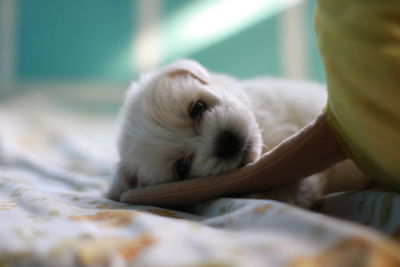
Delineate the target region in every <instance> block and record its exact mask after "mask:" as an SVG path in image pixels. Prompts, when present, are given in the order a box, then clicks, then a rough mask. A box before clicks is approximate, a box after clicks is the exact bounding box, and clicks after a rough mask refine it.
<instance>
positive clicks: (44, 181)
mask: <svg viewBox="0 0 400 267" xmlns="http://www.w3.org/2000/svg"><path fill="white" fill-rule="evenodd" d="M113 129H114V126H113V119H112V118H109V119H98V118H97V119H93V118H91V117H90V116H86V117H82V116H75V117H74V116H70V115H68V116H67V115H66V114H58V115H54V114H50V115H49V113H48V112H47V113H45V114H41V113H40V112H38V113H35V112H25V113H21V112H20V113H18V112H15V109H14V110H12V109H11V111H9V110H8V109H7V108H6V107H4V108H1V109H0V266H60V267H61V266H151V267H153V266H174V267H175V266H254V267H256V266H301V267H303V266H400V253H399V251H400V245H399V243H398V241H397V240H400V213H398V212H396V211H398V210H399V209H400V195H399V194H396V193H389V192H373V191H370V192H353V193H343V194H335V195H331V196H329V197H326V198H325V199H323V200H321V202H320V203H319V204H320V205H319V206H318V209H317V210H314V211H308V210H303V209H299V208H296V207H293V206H290V205H287V204H283V203H279V202H276V201H271V200H253V199H240V198H236V199H233V198H221V199H216V200H212V201H209V202H206V203H202V204H199V205H197V206H194V207H191V208H190V209H188V210H185V211H177V210H168V209H163V208H159V207H151V206H134V205H128V204H123V203H118V202H114V201H111V200H108V199H106V198H104V196H103V193H104V192H105V191H106V189H107V186H108V184H109V183H110V179H111V177H112V169H113V164H114V162H115V158H116V157H115V155H116V153H115V151H114V146H113V143H114V142H113V141H114V140H113Z"/></svg>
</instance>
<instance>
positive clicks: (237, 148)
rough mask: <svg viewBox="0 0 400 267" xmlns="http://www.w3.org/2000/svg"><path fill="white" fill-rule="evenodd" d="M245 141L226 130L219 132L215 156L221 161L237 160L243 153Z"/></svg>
mask: <svg viewBox="0 0 400 267" xmlns="http://www.w3.org/2000/svg"><path fill="white" fill-rule="evenodd" d="M244 147H245V139H244V138H243V137H241V136H239V135H238V134H236V133H234V132H232V131H229V130H226V131H223V132H221V133H220V134H219V135H218V136H217V138H216V143H215V156H216V157H217V158H219V159H222V160H229V159H233V158H237V156H239V155H240V154H242V152H243V148H244Z"/></svg>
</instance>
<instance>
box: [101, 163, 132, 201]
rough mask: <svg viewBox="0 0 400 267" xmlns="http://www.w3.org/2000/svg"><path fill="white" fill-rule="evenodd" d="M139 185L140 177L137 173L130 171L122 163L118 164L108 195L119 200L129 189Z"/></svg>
mask: <svg viewBox="0 0 400 267" xmlns="http://www.w3.org/2000/svg"><path fill="white" fill-rule="evenodd" d="M137 186H138V179H137V177H136V174H132V173H130V172H128V171H127V170H126V169H125V168H124V167H123V166H122V165H121V164H118V167H117V171H116V173H115V177H114V181H113V182H112V184H111V187H110V189H109V190H108V192H107V193H106V197H107V198H109V199H111V200H115V201H119V198H120V196H121V195H122V193H124V192H125V191H126V190H128V189H132V188H135V187H137Z"/></svg>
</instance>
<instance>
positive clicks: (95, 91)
mask: <svg viewBox="0 0 400 267" xmlns="http://www.w3.org/2000/svg"><path fill="white" fill-rule="evenodd" d="M314 5H315V3H314V1H312V0H303V1H301V0H164V1H163V0H118V1H111V0H85V1H81V0H68V1H61V0H35V1H31V0H0V101H5V100H7V99H9V98H15V97H16V96H29V97H30V98H25V99H28V100H25V102H24V101H22V102H21V103H22V104H23V103H26V104H29V103H31V102H34V101H39V99H41V98H43V99H45V98H46V99H50V101H51V102H52V103H53V104H54V103H56V106H57V107H64V108H66V109H68V110H70V111H72V112H73V111H82V110H84V111H89V112H101V113H104V114H109V115H112V116H113V115H115V113H116V112H117V111H118V107H119V105H120V103H121V101H122V98H123V94H124V92H125V90H126V88H127V87H128V86H129V83H130V81H132V80H133V79H135V78H136V77H137V75H138V73H140V72H142V71H146V70H149V69H152V68H155V67H157V66H159V65H163V64H166V63H168V62H170V61H172V60H174V59H177V58H183V57H184V58H193V59H195V60H198V61H200V62H201V63H202V64H203V65H204V66H206V67H207V68H208V69H210V70H212V71H216V72H223V73H229V74H231V75H234V76H236V77H239V78H251V77H255V76H261V75H270V76H281V77H286V78H289V79H307V80H315V81H321V82H323V81H324V77H323V70H322V66H321V62H320V59H319V55H318V52H317V49H316V43H315V35H314V30H313V25H312V13H313V8H314ZM29 99H35V100H32V101H30V100H29ZM0 103H1V102H0Z"/></svg>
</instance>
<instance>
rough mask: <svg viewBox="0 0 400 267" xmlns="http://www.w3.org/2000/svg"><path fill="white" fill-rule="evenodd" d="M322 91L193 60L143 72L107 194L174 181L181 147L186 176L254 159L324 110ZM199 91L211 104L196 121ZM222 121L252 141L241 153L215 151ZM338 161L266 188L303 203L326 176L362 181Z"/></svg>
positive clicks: (132, 92) (131, 94)
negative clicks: (232, 73)
mask: <svg viewBox="0 0 400 267" xmlns="http://www.w3.org/2000/svg"><path fill="white" fill-rule="evenodd" d="M326 98H327V96H326V90H325V89H324V88H323V87H322V86H321V85H319V84H315V83H310V82H298V81H296V82H293V81H287V80H280V79H272V78H259V79H252V80H247V81H238V80H236V79H234V78H232V77H229V76H225V75H220V74H214V73H209V72H208V71H207V70H206V69H205V68H204V67H202V66H201V65H200V64H198V63H197V62H194V61H191V60H180V61H176V62H174V63H172V64H170V65H168V66H165V67H163V68H161V69H160V70H156V71H153V72H150V73H147V74H145V75H143V76H141V77H140V79H139V80H138V81H137V82H136V83H133V84H132V86H131V88H130V89H129V91H128V92H127V95H126V98H125V103H124V104H123V107H122V110H121V114H120V132H119V142H118V148H119V153H120V161H119V164H118V168H117V169H118V170H117V175H116V177H115V180H114V182H113V184H112V186H111V189H110V191H109V193H108V196H109V197H110V198H112V199H116V200H118V199H119V197H120V195H121V194H122V193H123V192H124V191H125V190H127V189H129V188H131V187H136V186H149V185H154V184H159V183H166V182H170V181H173V180H174V179H175V178H174V174H173V166H174V164H175V162H176V161H177V160H178V159H180V158H182V157H183V156H184V155H191V156H192V158H193V161H192V165H191V171H190V175H189V176H190V177H191V178H192V177H201V176H207V175H212V174H219V173H223V172H227V171H230V170H233V169H235V168H238V167H239V166H240V164H241V162H242V161H243V160H245V163H249V162H252V161H255V160H257V159H258V158H259V157H260V155H261V154H262V153H264V152H266V151H268V150H269V149H271V148H273V147H274V146H276V145H278V144H279V143H280V142H281V141H283V140H284V139H285V138H287V137H288V136H290V135H292V134H293V133H295V132H297V131H298V130H299V129H300V128H302V127H303V126H305V125H306V124H308V123H309V122H311V121H312V120H313V119H314V118H315V117H316V116H317V115H318V114H319V113H320V112H321V111H322V109H323V107H324V105H325V103H326ZM199 99H200V100H202V101H204V102H205V103H206V104H207V106H208V108H207V110H206V112H205V113H204V115H203V118H202V119H201V123H200V124H196V123H195V122H194V121H193V120H192V119H191V118H190V116H189V107H190V105H191V103H193V102H195V101H197V100H199ZM225 129H231V130H233V131H235V132H237V133H239V134H240V135H241V136H245V137H246V140H247V141H250V142H251V143H252V146H251V149H250V151H248V153H247V154H246V155H243V157H245V158H244V159H243V158H241V157H237V158H235V159H232V160H229V161H226V160H221V159H218V158H216V157H215V156H214V154H213V151H214V148H215V139H216V136H218V134H219V133H220V132H221V131H224V130H225ZM242 163H243V162H242ZM335 168H336V169H338V168H339V169H340V171H338V170H328V171H326V172H324V173H320V174H316V175H313V176H311V177H308V178H306V179H303V180H302V181H300V182H297V183H294V184H290V185H286V186H282V187H279V188H277V189H274V190H271V191H269V192H267V193H266V194H263V196H264V197H268V198H274V199H278V200H282V201H286V202H290V203H294V204H298V205H301V206H308V205H309V204H310V203H311V202H312V201H313V200H314V199H315V198H316V197H318V196H320V194H321V193H322V191H324V186H325V185H326V183H325V180H326V177H327V176H330V178H329V180H331V181H330V183H328V184H329V185H330V186H329V187H330V189H329V188H328V189H327V190H325V191H337V190H342V189H343V188H345V189H354V188H356V189H357V188H360V187H362V186H363V185H365V181H366V180H365V179H364V178H361V177H362V175H361V173H359V172H358V171H357V169H356V168H355V167H354V166H353V165H352V164H351V163H350V162H347V163H344V164H340V165H339V166H336V167H335ZM338 172H340V173H339V175H336V174H337V173H338ZM333 174H334V175H333ZM343 174H344V175H343ZM348 175H351V176H352V177H353V178H352V179H350V180H351V181H350V182H345V186H343V187H342V186H340V188H338V189H331V188H332V185H333V186H335V183H336V184H340V183H341V182H337V180H338V179H340V177H339V176H341V177H343V176H346V179H348ZM331 176H337V177H336V178H332V177H331ZM338 177H339V178H338ZM343 178H344V177H343ZM341 180H343V179H341Z"/></svg>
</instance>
